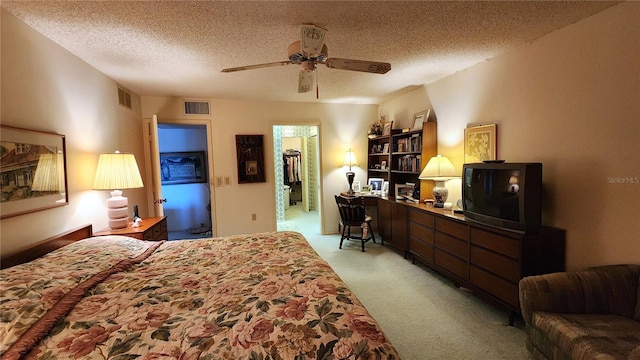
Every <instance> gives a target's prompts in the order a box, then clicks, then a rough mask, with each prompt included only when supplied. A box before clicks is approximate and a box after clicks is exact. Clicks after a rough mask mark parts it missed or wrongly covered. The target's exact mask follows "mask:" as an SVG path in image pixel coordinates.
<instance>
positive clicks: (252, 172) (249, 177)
mask: <svg viewBox="0 0 640 360" xmlns="http://www.w3.org/2000/svg"><path fill="white" fill-rule="evenodd" d="M236 157H237V161H238V184H248V183H257V182H266V181H267V179H266V177H265V174H264V169H265V166H264V138H263V135H236Z"/></svg>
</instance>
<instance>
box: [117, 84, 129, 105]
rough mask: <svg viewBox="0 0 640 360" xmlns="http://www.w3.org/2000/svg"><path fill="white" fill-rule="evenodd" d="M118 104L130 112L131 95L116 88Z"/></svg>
mask: <svg viewBox="0 0 640 360" xmlns="http://www.w3.org/2000/svg"><path fill="white" fill-rule="evenodd" d="M118 104H119V105H121V106H124V107H126V108H127V109H129V110H131V93H129V92H128V91H127V90H125V89H123V88H121V87H119V86H118Z"/></svg>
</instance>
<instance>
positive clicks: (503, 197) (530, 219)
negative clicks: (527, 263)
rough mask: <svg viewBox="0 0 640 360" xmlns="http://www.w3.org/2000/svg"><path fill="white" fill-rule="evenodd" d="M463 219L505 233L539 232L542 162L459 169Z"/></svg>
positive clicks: (474, 165) (465, 165)
mask: <svg viewBox="0 0 640 360" xmlns="http://www.w3.org/2000/svg"><path fill="white" fill-rule="evenodd" d="M462 175H463V179H462V199H463V200H464V205H463V207H464V215H465V218H467V219H469V220H473V221H476V222H480V223H483V224H485V225H490V226H494V227H499V228H502V229H505V230H513V231H518V232H524V233H535V232H537V231H538V230H539V229H540V225H541V223H540V220H541V214H542V213H541V209H542V207H541V204H542V164H541V163H474V164H464V165H463V170H462Z"/></svg>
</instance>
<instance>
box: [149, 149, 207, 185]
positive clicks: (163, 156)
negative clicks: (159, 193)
mask: <svg viewBox="0 0 640 360" xmlns="http://www.w3.org/2000/svg"><path fill="white" fill-rule="evenodd" d="M160 174H161V176H160V178H161V179H162V185H176V184H191V183H204V182H207V161H206V158H205V155H204V151H189V152H164V153H160Z"/></svg>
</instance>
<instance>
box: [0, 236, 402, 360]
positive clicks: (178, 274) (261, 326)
mask: <svg viewBox="0 0 640 360" xmlns="http://www.w3.org/2000/svg"><path fill="white" fill-rule="evenodd" d="M89 233H90V230H89ZM77 237H79V236H77V235H70V234H67V235H66V237H65V239H63V240H68V241H64V243H66V242H69V244H68V245H65V246H63V247H61V248H59V249H57V250H55V251H52V252H50V253H48V254H46V255H45V256H43V257H41V258H38V259H35V260H33V261H29V262H26V263H23V264H18V265H15V266H13V267H10V268H6V269H3V270H2V273H1V274H2V276H1V278H0V288H2V289H3V291H2V293H1V294H0V304H1V308H0V338H1V339H3V340H2V341H1V342H0V354H1V356H2V359H3V360H4V359H18V358H27V359H51V358H100V359H105V358H109V359H121V360H124V359H158V358H163V359H164V358H167V359H169V358H175V359H251V360H254V359H255V360H258V359H260V360H266V359H274V360H275V359H389V360H390V359H399V356H398V354H397V352H396V350H395V349H394V347H393V345H392V344H391V343H390V342H389V340H388V339H387V338H386V337H385V335H384V333H383V331H382V329H381V328H380V326H379V324H378V323H377V322H376V320H375V319H374V318H372V317H371V315H370V314H369V313H368V311H367V310H366V309H365V308H364V307H363V305H362V304H361V303H360V301H358V299H357V298H356V297H355V296H354V294H353V293H352V292H351V291H350V290H349V288H348V287H347V286H346V285H345V283H344V282H343V281H342V280H341V279H340V278H339V277H338V275H337V274H336V273H335V272H334V271H333V270H332V269H331V267H330V266H329V265H328V264H327V263H326V262H325V261H324V260H323V259H321V258H320V257H319V256H318V255H317V254H316V253H315V251H314V250H313V249H312V248H311V246H310V245H309V244H308V242H307V241H306V239H305V238H304V237H303V236H302V235H301V234H299V233H297V232H271V233H258V234H250V235H239V236H230V237H222V238H213V239H206V240H184V241H164V242H146V241H140V240H136V239H133V238H128V237H123V236H101V237H89V238H86V239H82V240H78V241H75V240H77ZM80 237H81V236H80ZM69 239H71V240H69ZM57 241H60V239H57ZM39 246H42V245H41V244H40V245H39ZM36 255H37V253H32V255H31V256H32V257H33V256H36ZM21 259H22V260H25V259H27V260H30V259H28V258H24V257H21ZM13 261H15V259H14V260H13ZM18 262H19V261H18ZM3 263H4V264H3V266H4V265H6V263H5V262H4V261H3Z"/></svg>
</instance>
